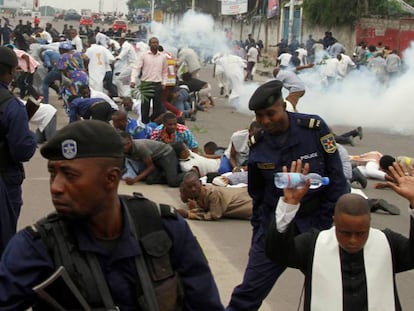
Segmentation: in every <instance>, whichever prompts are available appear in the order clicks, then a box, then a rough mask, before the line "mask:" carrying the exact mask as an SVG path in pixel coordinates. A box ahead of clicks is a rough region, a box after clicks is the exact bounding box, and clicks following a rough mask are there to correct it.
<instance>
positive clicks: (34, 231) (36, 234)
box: [24, 225, 40, 239]
mask: <svg viewBox="0 0 414 311" xmlns="http://www.w3.org/2000/svg"><path fill="white" fill-rule="evenodd" d="M24 230H26V231H27V232H29V233H30V235H31V236H32V237H33V238H34V239H38V238H40V233H39V231H38V230H37V228H36V226H35V225H31V226H27V227H26V228H24Z"/></svg>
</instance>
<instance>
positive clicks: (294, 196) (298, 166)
mask: <svg viewBox="0 0 414 311" xmlns="http://www.w3.org/2000/svg"><path fill="white" fill-rule="evenodd" d="M282 171H283V172H284V173H287V172H288V169H287V167H286V166H284V167H283V168H282ZM290 172H291V173H293V172H295V173H302V174H304V175H306V174H308V173H309V163H305V165H304V166H303V168H302V160H299V159H298V160H297V161H292V163H291V165H290ZM309 187H310V180H309V179H308V180H306V184H305V186H304V187H302V188H285V189H283V201H285V202H286V203H288V204H298V203H300V201H301V200H302V198H303V197H304V196H305V194H306V193H307V192H308V190H309Z"/></svg>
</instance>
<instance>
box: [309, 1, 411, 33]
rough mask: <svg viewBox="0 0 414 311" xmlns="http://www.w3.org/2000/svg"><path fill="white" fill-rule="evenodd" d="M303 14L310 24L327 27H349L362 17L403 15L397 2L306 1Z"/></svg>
mask: <svg viewBox="0 0 414 311" xmlns="http://www.w3.org/2000/svg"><path fill="white" fill-rule="evenodd" d="M303 13H304V16H305V18H306V20H307V21H308V22H309V23H310V24H316V25H321V26H326V27H332V26H334V25H349V24H353V23H355V22H356V21H357V20H358V19H359V18H360V17H363V16H371V15H376V16H378V15H380V16H396V15H401V14H403V11H402V9H401V7H400V5H399V4H398V3H397V2H396V1H395V0H335V1H332V0H305V1H304V2H303Z"/></svg>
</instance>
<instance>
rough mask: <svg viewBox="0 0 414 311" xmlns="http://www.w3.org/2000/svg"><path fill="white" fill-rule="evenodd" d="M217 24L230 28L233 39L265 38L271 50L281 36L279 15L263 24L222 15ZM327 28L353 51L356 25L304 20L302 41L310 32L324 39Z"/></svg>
mask: <svg viewBox="0 0 414 311" xmlns="http://www.w3.org/2000/svg"><path fill="white" fill-rule="evenodd" d="M266 23H267V31H266ZM217 24H218V25H217V26H218V28H220V29H224V28H230V29H231V30H232V33H233V40H243V41H244V40H245V39H246V38H247V35H248V34H249V33H252V34H253V38H254V39H255V40H258V39H261V40H263V42H264V43H265V46H266V48H267V49H269V50H270V51H272V50H274V48H272V47H271V46H272V45H276V44H277V43H278V42H279V41H280V37H281V31H280V27H281V25H280V19H279V18H278V17H276V18H272V19H268V20H267V21H262V24H261V25H260V22H259V21H254V19H253V20H252V21H251V22H249V23H246V22H245V21H240V20H237V19H235V18H232V17H221V18H220V19H219V20H218V21H217ZM327 30H329V31H331V32H332V34H333V36H334V37H335V38H336V39H337V40H338V41H339V42H341V43H342V44H343V45H345V47H346V49H347V51H348V53H352V52H353V50H354V48H355V43H356V35H355V27H353V26H343V27H332V28H330V29H326V27H319V26H310V25H308V24H307V23H306V21H304V22H303V23H302V29H301V36H300V37H301V38H300V39H301V42H303V43H305V42H306V40H307V39H308V36H309V35H310V34H311V35H312V36H313V38H314V39H315V40H318V39H322V38H323V37H324V35H325V31H327Z"/></svg>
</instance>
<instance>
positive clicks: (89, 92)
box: [79, 85, 119, 110]
mask: <svg viewBox="0 0 414 311" xmlns="http://www.w3.org/2000/svg"><path fill="white" fill-rule="evenodd" d="M79 94H80V95H81V96H82V97H83V98H101V99H103V100H104V101H106V102H107V103H108V104H109V105H111V108H112V109H113V110H119V107H118V105H117V104H116V103H115V102H114V101H113V100H112V98H110V97H109V96H108V95H106V94H105V93H104V92H99V91H97V90H94V89H93V88H91V87H89V86H87V85H82V86H80V87H79Z"/></svg>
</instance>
